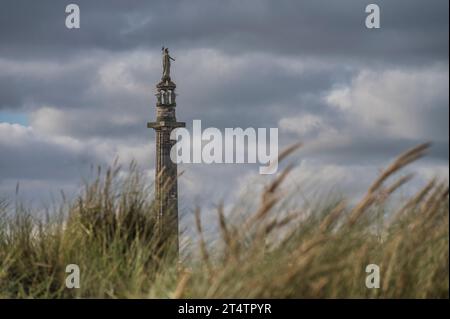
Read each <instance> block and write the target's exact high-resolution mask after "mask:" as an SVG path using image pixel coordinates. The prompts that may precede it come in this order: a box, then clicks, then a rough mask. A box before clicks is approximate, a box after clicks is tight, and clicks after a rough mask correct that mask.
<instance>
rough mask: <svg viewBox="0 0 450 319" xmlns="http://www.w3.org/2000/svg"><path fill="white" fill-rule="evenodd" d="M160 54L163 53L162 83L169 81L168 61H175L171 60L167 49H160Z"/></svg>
mask: <svg viewBox="0 0 450 319" xmlns="http://www.w3.org/2000/svg"><path fill="white" fill-rule="evenodd" d="M162 53H163V57H162V58H163V59H162V60H163V76H162V80H163V81H170V60H172V61H175V59H174V58H172V57H171V56H170V55H169V49H168V48H165V47H162Z"/></svg>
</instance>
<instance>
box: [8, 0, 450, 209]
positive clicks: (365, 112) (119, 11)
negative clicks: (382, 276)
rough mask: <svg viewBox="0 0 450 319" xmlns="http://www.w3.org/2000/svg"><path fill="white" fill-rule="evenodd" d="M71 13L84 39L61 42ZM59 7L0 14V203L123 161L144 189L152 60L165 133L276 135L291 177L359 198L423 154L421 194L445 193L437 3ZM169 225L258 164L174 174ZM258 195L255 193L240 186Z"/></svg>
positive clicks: (22, 7)
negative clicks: (136, 170)
mask: <svg viewBox="0 0 450 319" xmlns="http://www.w3.org/2000/svg"><path fill="white" fill-rule="evenodd" d="M71 2H73V3H76V4H78V5H79V7H80V10H81V28H80V29H72V30H69V29H67V28H66V27H65V18H66V13H65V7H66V5H67V4H69V3H71ZM372 2H375V3H377V4H378V5H379V6H380V8H381V28H380V29H371V30H369V29H367V28H366V27H365V24H364V21H365V18H366V15H367V14H366V13H365V6H366V5H367V4H369V3H371V2H370V1H360V0H353V1H350V0H339V1H335V0H320V1H318V0H306V1H305V0H295V1H294V0H292V1H288V0H281V1H269V0H248V1H237V0H235V1H223V0H220V1H219V0H194V1H153V0H152V1H137V0H128V1H114V0H110V1H100V0H96V1H92V0H89V1H82V0H77V1H61V0H53V1H50V0H40V1H31V0H28V1H23V0H2V1H1V3H0V6H1V7H0V196H6V197H9V196H13V194H14V191H15V187H16V184H17V182H20V190H21V191H20V192H21V196H22V197H24V198H27V199H30V200H31V201H34V202H37V203H40V202H41V201H45V200H46V199H48V198H51V196H52V194H56V195H57V194H58V193H59V190H60V189H63V190H64V191H65V192H66V193H69V194H75V193H76V191H77V189H78V188H79V186H80V184H81V179H82V178H83V177H88V176H89V172H90V167H91V165H92V164H94V165H97V164H101V165H107V164H110V163H111V162H112V161H113V159H114V158H115V157H116V156H119V159H120V161H121V162H122V163H128V162H129V161H131V160H132V159H135V160H136V161H137V162H138V163H139V165H140V167H141V168H142V169H143V170H145V172H146V177H147V176H148V178H149V180H150V179H151V178H152V176H153V174H154V170H153V168H154V163H155V161H154V157H155V150H154V147H155V145H154V139H155V136H154V132H153V131H152V130H150V129H147V128H146V122H147V121H152V120H154V117H155V107H154V105H155V97H154V85H155V84H156V83H157V82H158V81H159V78H160V76H161V52H160V50H161V46H163V45H164V46H167V47H169V48H170V50H171V55H172V56H173V57H175V58H176V61H175V62H174V63H173V68H172V78H173V80H174V81H175V82H176V83H177V87H178V94H179V96H178V99H177V102H178V103H177V104H178V106H177V118H178V119H179V120H181V121H185V122H187V125H188V128H189V127H191V126H192V120H194V119H201V120H202V125H203V127H211V126H212V127H217V128H220V129H223V128H225V127H242V128H247V127H254V128H258V127H266V128H270V127H278V128H279V144H280V148H281V147H282V146H283V145H289V144H291V143H293V142H295V141H298V140H301V141H303V142H304V143H305V145H306V146H305V147H304V148H303V149H302V150H301V151H300V152H299V153H298V154H297V155H296V157H294V160H295V161H296V162H297V164H298V168H297V169H296V170H295V172H294V174H293V176H295V180H296V181H297V182H299V183H300V184H301V183H303V182H305V183H306V181H310V180H313V181H315V182H316V183H319V184H322V185H327V186H330V185H332V186H333V187H335V189H337V190H338V191H343V192H348V193H351V194H353V195H355V194H356V195H357V194H359V193H360V192H361V191H362V190H363V189H364V188H365V187H367V185H368V184H369V183H370V181H371V180H372V179H373V178H374V176H375V175H376V174H377V173H378V172H379V170H380V169H381V168H382V167H384V166H385V165H386V164H387V163H388V162H389V160H390V159H392V157H394V156H395V155H397V154H399V153H400V152H402V151H404V150H405V149H407V148H409V147H411V146H414V145H416V144H418V143H422V142H425V141H432V142H433V148H432V151H431V152H430V154H429V156H428V157H427V158H426V159H423V160H421V161H420V162H419V163H417V164H415V165H414V166H412V167H411V168H410V170H413V171H414V172H415V173H416V178H415V180H414V184H413V185H416V186H417V187H419V186H420V185H422V184H423V183H424V181H425V180H426V179H428V178H430V177H432V176H434V175H437V176H439V177H441V178H443V179H447V180H448V158H449V147H448V146H449V144H448V143H449V140H448V138H449V122H448V115H449V114H448V113H449V91H448V86H449V64H448V54H449V51H448V49H449V47H448V27H449V17H448V9H449V8H448V6H449V3H448V1H447V0H427V1H425V0H396V1H392V0H389V1H387V0H386V1H380V0H377V1H372ZM181 170H184V171H185V174H184V175H183V176H182V177H181V180H180V197H181V199H180V200H181V203H180V207H181V210H182V211H184V212H189V211H190V210H191V208H192V207H193V205H194V204H195V203H199V204H201V205H203V206H213V205H214V204H216V203H217V202H218V201H219V200H220V199H226V198H232V197H233V196H237V195H236V194H238V193H239V192H240V191H245V189H246V185H247V184H248V183H249V181H253V180H254V178H256V179H258V181H261V183H264V182H266V181H267V178H268V177H261V176H259V177H258V176H255V175H258V168H257V166H254V165H214V164H213V165H206V164H202V165H199V164H190V165H187V164H186V165H182V167H181ZM252 183H254V182H252Z"/></svg>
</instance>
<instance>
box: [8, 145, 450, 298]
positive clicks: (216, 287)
mask: <svg viewBox="0 0 450 319" xmlns="http://www.w3.org/2000/svg"><path fill="white" fill-rule="evenodd" d="M298 147H299V145H296V146H294V147H291V148H290V149H288V150H287V151H286V152H284V153H283V154H281V156H280V160H281V159H283V158H284V157H285V156H287V155H289V153H291V152H292V151H294V150H295V149H296V148H298ZM427 149H428V145H427V144H424V145H420V146H418V147H416V148H414V149H411V150H409V151H408V152H406V153H404V154H402V155H401V156H399V157H398V158H397V159H396V160H394V161H393V162H392V164H390V165H389V166H388V167H387V168H386V169H385V170H384V171H383V172H382V173H381V174H380V176H379V178H377V179H376V180H375V181H374V183H373V184H372V185H371V186H370V187H369V189H368V191H367V193H366V195H365V196H364V197H363V198H362V199H361V200H360V201H359V202H358V203H357V204H356V205H355V204H353V205H350V204H348V203H347V201H346V200H345V199H344V200H331V199H330V200H329V199H326V198H325V199H324V200H322V203H321V205H317V207H318V208H317V210H315V211H312V212H310V213H307V214H305V213H304V209H303V207H298V208H297V209H296V210H294V211H292V210H289V211H286V210H287V209H286V208H283V205H282V202H283V192H281V191H280V189H281V187H282V185H283V182H284V181H285V179H286V178H287V177H288V176H289V173H290V170H291V168H292V167H291V166H288V167H287V168H286V169H285V170H284V171H282V172H281V173H280V174H279V175H278V176H277V177H276V178H275V179H274V180H273V181H272V182H271V183H270V184H269V185H267V187H266V188H265V189H264V191H263V192H262V194H261V196H260V204H259V207H258V208H257V209H256V210H255V211H254V212H253V213H252V214H249V215H245V216H241V217H242V218H243V219H242V218H241V219H240V220H239V221H236V220H235V219H232V218H230V217H229V214H228V212H225V211H224V208H223V205H219V206H218V209H217V218H218V221H219V223H218V224H219V228H220V229H219V231H220V235H221V239H220V241H219V242H217V243H214V244H213V245H211V244H209V243H207V242H206V241H205V239H204V238H205V236H203V225H202V218H201V211H200V209H197V210H196V225H195V226H196V228H197V230H198V234H199V236H198V238H199V242H198V244H199V247H198V251H199V254H198V255H199V258H197V259H194V260H189V261H187V260H183V261H181V262H178V261H177V259H176V258H177V257H176V256H175V255H174V254H171V253H168V252H170V251H172V250H171V249H170V247H172V246H173V244H174V242H173V239H171V238H159V237H158V236H157V232H156V231H155V220H154V218H153V216H154V212H153V210H154V209H153V203H152V195H151V190H150V189H148V188H146V187H145V183H144V182H143V181H142V180H141V178H140V174H139V171H138V170H137V169H136V167H135V166H134V165H132V167H131V169H130V172H131V173H130V174H129V175H128V177H127V178H125V179H123V178H119V176H118V174H119V169H117V168H113V169H110V170H108V171H107V172H105V173H104V174H103V173H102V172H101V171H99V172H98V177H97V178H96V179H95V181H93V182H92V183H87V184H86V185H85V189H84V192H83V193H82V194H81V195H80V197H79V198H78V199H77V200H76V201H74V202H72V203H63V204H62V205H61V209H60V211H59V213H58V214H52V215H51V217H49V218H47V219H46V220H42V219H38V218H36V217H32V216H33V215H32V214H31V213H30V212H27V211H26V209H24V208H23V207H20V205H16V207H15V210H16V211H15V212H14V214H8V211H9V210H10V208H8V207H7V205H6V204H5V202H4V201H3V202H2V201H0V212H1V213H0V297H3V298H29V297H33V298H72V297H87V298H95V297H101V298H102V297H106V298H155V297H156V298H192V297H196V298H336V297H344V298H448V296H449V284H448V279H449V256H448V255H449V247H448V241H449V228H448V227H449V211H448V185H447V184H443V183H439V182H438V181H437V180H431V181H430V182H429V183H428V184H427V185H426V186H425V187H424V188H423V189H421V190H420V191H418V192H417V194H415V195H413V196H411V197H410V198H407V199H405V200H404V201H403V202H402V203H401V205H399V206H398V208H396V209H393V208H388V207H389V206H388V205H386V202H387V200H388V199H389V197H390V196H391V194H393V193H394V192H395V191H396V190H397V189H398V188H399V187H400V186H402V185H403V184H405V183H407V182H408V181H409V180H410V178H411V176H410V175H403V176H401V177H400V178H398V179H397V180H394V181H393V182H392V181H391V179H393V178H394V177H395V175H396V174H397V173H398V172H399V171H400V170H401V169H403V168H404V167H405V166H406V165H408V164H410V163H411V162H413V161H415V160H417V159H418V158H420V157H422V156H423V155H424V154H425V152H426V150H427ZM227 216H228V217H227ZM379 216H386V218H383V219H382V220H381V221H380V219H379ZM68 264H77V265H78V266H79V267H80V270H81V287H80V288H79V289H68V288H66V286H65V278H66V276H67V274H66V273H65V267H66V265H68ZM369 264H376V265H378V266H379V268H380V278H381V280H380V288H379V289H368V288H367V287H366V285H365V281H366V276H367V275H368V274H367V273H366V272H365V270H366V266H367V265H369Z"/></svg>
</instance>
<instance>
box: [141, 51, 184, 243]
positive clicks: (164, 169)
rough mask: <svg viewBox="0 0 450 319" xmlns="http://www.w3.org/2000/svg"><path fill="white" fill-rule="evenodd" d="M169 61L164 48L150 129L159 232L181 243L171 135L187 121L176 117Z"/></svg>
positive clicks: (174, 94) (173, 84) (175, 166)
mask: <svg viewBox="0 0 450 319" xmlns="http://www.w3.org/2000/svg"><path fill="white" fill-rule="evenodd" d="M170 60H173V61H175V60H174V59H173V58H171V57H170V56H169V51H168V49H167V48H163V75H162V78H161V82H159V83H158V84H157V85H156V90H157V93H156V99H157V101H156V121H155V122H150V123H148V124H147V127H149V128H153V129H154V130H155V131H156V173H155V200H156V204H157V223H158V230H159V232H160V234H161V235H162V236H176V241H177V243H178V183H177V175H178V172H177V164H176V163H174V162H172V160H171V159H170V149H171V148H172V146H173V145H174V144H175V141H173V140H170V133H171V131H172V130H173V129H175V128H177V127H184V126H185V123H184V122H177V120H176V116H175V106H176V101H175V99H176V93H175V89H176V84H175V83H174V82H172V81H171V79H170Z"/></svg>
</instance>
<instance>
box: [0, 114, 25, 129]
mask: <svg viewBox="0 0 450 319" xmlns="http://www.w3.org/2000/svg"><path fill="white" fill-rule="evenodd" d="M5 122H6V123H10V124H20V125H23V126H27V125H28V116H27V114H26V113H23V112H10V111H0V123H5Z"/></svg>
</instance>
